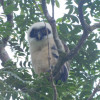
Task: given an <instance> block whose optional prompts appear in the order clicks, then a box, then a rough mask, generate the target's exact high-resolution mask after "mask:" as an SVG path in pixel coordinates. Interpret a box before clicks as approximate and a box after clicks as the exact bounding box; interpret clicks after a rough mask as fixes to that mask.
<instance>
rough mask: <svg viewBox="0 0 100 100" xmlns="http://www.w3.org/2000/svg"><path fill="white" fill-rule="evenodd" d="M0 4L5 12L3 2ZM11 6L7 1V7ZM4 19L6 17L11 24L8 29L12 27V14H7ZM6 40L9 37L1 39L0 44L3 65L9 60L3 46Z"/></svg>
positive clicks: (0, 1)
mask: <svg viewBox="0 0 100 100" xmlns="http://www.w3.org/2000/svg"><path fill="white" fill-rule="evenodd" d="M0 3H1V5H2V7H3V10H4V12H5V7H4V1H3V0H0ZM11 4H12V3H11V2H9V1H8V3H7V6H9V5H11ZM6 17H7V21H8V22H9V23H10V24H11V26H10V27H13V12H11V13H10V14H7V15H6ZM10 32H12V31H10ZM8 39H9V36H8V35H6V37H4V38H2V43H1V44H0V59H1V61H2V63H3V64H4V63H6V62H7V61H9V60H10V57H9V55H8V53H7V52H6V50H5V46H6V44H7V42H8Z"/></svg>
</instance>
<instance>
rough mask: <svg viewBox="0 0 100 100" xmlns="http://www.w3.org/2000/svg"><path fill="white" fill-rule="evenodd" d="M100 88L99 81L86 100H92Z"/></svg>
mask: <svg viewBox="0 0 100 100" xmlns="http://www.w3.org/2000/svg"><path fill="white" fill-rule="evenodd" d="M99 86H100V80H99V83H98V84H97V86H96V88H95V89H94V90H93V93H92V94H91V95H90V97H89V98H88V99H87V100H92V99H93V96H94V95H95V94H96V93H97V92H98V90H99Z"/></svg>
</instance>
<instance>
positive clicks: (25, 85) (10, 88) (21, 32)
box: [0, 0, 100, 100]
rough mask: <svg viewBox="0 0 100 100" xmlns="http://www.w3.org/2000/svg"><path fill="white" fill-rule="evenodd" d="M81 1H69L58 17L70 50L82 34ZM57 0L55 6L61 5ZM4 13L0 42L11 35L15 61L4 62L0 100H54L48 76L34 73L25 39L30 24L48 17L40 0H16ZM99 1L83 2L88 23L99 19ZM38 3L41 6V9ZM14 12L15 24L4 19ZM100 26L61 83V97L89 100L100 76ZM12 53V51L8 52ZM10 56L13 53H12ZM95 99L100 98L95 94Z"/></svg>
mask: <svg viewBox="0 0 100 100" xmlns="http://www.w3.org/2000/svg"><path fill="white" fill-rule="evenodd" d="M50 1H51V0H47V3H48V4H49V3H50ZM78 2H79V0H66V10H68V13H66V14H65V15H64V16H63V17H61V18H58V19H57V20H56V23H57V30H58V33H59V36H60V38H61V40H63V41H64V42H66V43H67V44H68V46H69V48H70V49H72V48H74V47H75V45H76V44H77V43H78V41H79V38H80V36H81V34H82V27H81V25H80V22H79V18H78V11H77V10H78V9H77V6H78ZM60 3H61V2H58V0H56V6H57V7H60ZM6 4H7V1H6V0H5V1H4V7H5V12H4V13H3V17H2V15H0V45H1V43H2V41H1V40H2V39H3V38H4V37H7V36H10V38H9V40H8V42H7V46H9V47H10V49H11V52H13V53H14V55H13V56H14V57H13V58H12V61H9V62H8V63H6V64H3V63H2V65H1V67H0V68H1V70H0V100H10V99H11V98H12V99H13V100H52V97H53V89H52V86H51V83H50V81H49V80H48V79H47V78H46V76H48V75H41V77H38V76H37V75H35V73H34V71H33V69H32V65H31V63H30V56H29V47H28V43H27V40H26V32H27V29H28V27H29V26H30V25H31V24H33V23H35V22H37V21H43V20H46V19H45V17H44V15H43V14H42V12H41V11H40V10H41V5H40V2H39V0H35V2H34V0H13V5H9V6H8V7H7V6H6ZM99 4H100V1H99V0H93V1H92V2H91V0H87V3H86V5H84V8H83V9H84V15H85V16H84V17H85V19H86V21H87V22H88V23H89V24H92V20H95V22H98V21H100V10H99V8H100V5H99ZM0 6H1V5H0ZM38 6H39V8H38ZM12 11H13V22H14V27H13V28H11V24H10V23H9V22H7V20H4V19H5V18H6V17H5V15H7V14H9V13H11V12H12ZM99 33H100V29H98V30H96V31H94V32H93V33H91V34H90V35H89V37H88V39H87V40H86V42H85V43H84V45H83V47H82V48H81V50H80V51H79V53H78V54H77V55H76V56H75V57H74V58H73V60H72V62H71V69H70V74H69V78H68V81H67V82H66V83H62V82H60V81H59V82H58V84H57V90H58V94H59V98H58V100H87V99H88V98H89V96H90V95H91V93H92V91H93V89H94V84H95V82H96V81H97V79H99V78H100V51H99V50H98V45H97V44H99V43H100V34H99ZM99 45H100V44H99ZM8 54H9V52H8ZM9 55H10V54H9ZM93 100H100V95H98V94H96V95H95V97H94V99H93Z"/></svg>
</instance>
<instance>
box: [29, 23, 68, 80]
mask: <svg viewBox="0 0 100 100" xmlns="http://www.w3.org/2000/svg"><path fill="white" fill-rule="evenodd" d="M47 34H48V38H47ZM48 40H49V50H50V57H51V60H50V63H51V66H52V68H53V67H55V64H56V63H57V59H58V57H59V56H58V52H57V48H56V45H55V42H54V39H53V34H52V28H51V26H50V24H49V23H44V22H37V23H35V24H33V25H32V26H31V27H30V28H29V30H28V41H29V47H30V54H31V61H32V66H33V68H34V72H35V73H36V74H38V75H40V74H41V73H45V72H48V71H49V69H50V68H49V63H48ZM60 73H61V75H60V77H59V78H60V79H59V80H62V81H66V79H67V77H68V70H67V67H66V66H65V65H64V66H62V70H61V71H60Z"/></svg>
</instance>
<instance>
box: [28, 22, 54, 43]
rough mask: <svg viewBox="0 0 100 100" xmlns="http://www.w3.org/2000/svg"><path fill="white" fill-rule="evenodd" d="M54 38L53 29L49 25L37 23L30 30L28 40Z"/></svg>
mask: <svg viewBox="0 0 100 100" xmlns="http://www.w3.org/2000/svg"><path fill="white" fill-rule="evenodd" d="M47 35H48V37H50V36H52V28H51V26H50V24H49V23H45V22H37V23H35V24H33V25H32V26H31V27H30V28H29V30H28V40H29V42H31V41H40V40H44V39H47Z"/></svg>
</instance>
